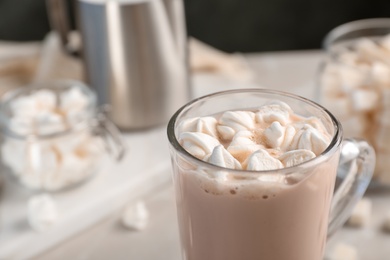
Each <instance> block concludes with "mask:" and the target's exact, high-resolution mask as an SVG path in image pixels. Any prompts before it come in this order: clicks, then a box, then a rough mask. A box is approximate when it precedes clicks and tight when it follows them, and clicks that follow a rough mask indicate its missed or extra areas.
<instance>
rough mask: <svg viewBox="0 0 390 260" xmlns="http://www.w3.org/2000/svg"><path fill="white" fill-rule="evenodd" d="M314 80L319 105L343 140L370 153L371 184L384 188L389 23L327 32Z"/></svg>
mask: <svg viewBox="0 0 390 260" xmlns="http://www.w3.org/2000/svg"><path fill="white" fill-rule="evenodd" d="M324 48H325V49H326V52H327V56H326V59H325V61H324V62H323V64H322V65H321V68H320V73H319V76H318V84H319V86H320V87H319V95H318V96H319V101H320V103H321V104H322V105H324V106H325V107H326V108H328V109H329V110H330V111H331V112H332V113H333V114H334V115H336V117H337V118H338V119H339V120H340V122H341V123H342V126H343V130H344V135H345V136H346V137H361V138H364V139H366V140H368V141H369V142H370V143H371V144H372V145H373V146H374V148H375V151H376V155H377V160H376V169H375V174H374V180H376V183H379V184H385V185H386V186H388V185H390V19H387V18H378V19H366V20H359V21H354V22H350V23H346V24H343V25H341V26H339V27H336V28H335V29H333V30H332V31H331V32H330V33H329V34H328V35H327V36H326V38H325V40H324Z"/></svg>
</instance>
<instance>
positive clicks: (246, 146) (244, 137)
mask: <svg viewBox="0 0 390 260" xmlns="http://www.w3.org/2000/svg"><path fill="white" fill-rule="evenodd" d="M254 138H255V137H254V134H253V133H252V132H250V131H239V132H237V133H236V134H235V135H234V137H233V140H232V142H231V143H230V145H229V146H228V148H227V151H228V152H229V153H230V154H231V155H233V156H234V158H236V159H237V160H238V161H240V162H243V161H245V160H246V158H247V157H248V156H249V155H251V154H252V153H253V152H255V151H257V150H259V149H261V148H263V146H262V145H259V144H257V143H255V141H254Z"/></svg>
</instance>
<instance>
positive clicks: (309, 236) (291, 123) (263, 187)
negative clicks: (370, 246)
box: [168, 90, 374, 260]
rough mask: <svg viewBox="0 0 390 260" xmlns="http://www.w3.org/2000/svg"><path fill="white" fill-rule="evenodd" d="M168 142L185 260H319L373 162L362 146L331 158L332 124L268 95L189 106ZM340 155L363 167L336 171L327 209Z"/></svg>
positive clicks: (221, 97)
mask: <svg viewBox="0 0 390 260" xmlns="http://www.w3.org/2000/svg"><path fill="white" fill-rule="evenodd" d="M272 100H278V101H272ZM282 101H283V102H282ZM168 138H169V141H170V144H171V158H172V166H173V171H174V175H173V180H174V185H175V190H176V201H177V210H178V217H179V218H178V219H179V227H180V236H181V242H182V248H183V257H184V258H183V259H186V260H259V259H264V260H320V259H322V258H323V255H324V247H325V244H326V239H327V237H328V234H329V231H330V232H331V233H332V232H334V231H335V230H336V229H337V228H338V227H339V226H340V225H341V224H342V223H343V222H344V221H345V220H346V218H347V216H348V211H349V209H350V208H351V205H352V206H353V205H354V203H355V202H356V198H359V197H361V189H360V188H359V190H360V191H357V190H356V189H355V188H354V187H358V186H357V185H358V183H359V182H360V183H361V182H362V181H365V182H364V184H362V185H364V186H359V187H363V189H364V187H367V180H369V178H370V176H371V175H370V171H371V170H372V166H373V162H374V155H373V151H372V149H371V148H370V147H369V146H368V145H367V143H364V142H363V143H359V145H361V146H357V145H356V144H354V143H353V140H351V141H345V142H346V144H348V145H345V146H344V147H345V148H346V149H344V148H343V149H341V145H340V144H341V131H340V125H339V123H338V122H337V120H336V119H335V118H334V117H333V116H332V115H331V114H330V113H329V112H327V111H326V110H325V109H323V108H322V107H320V106H318V105H317V104H315V103H313V102H310V101H308V100H305V99H303V98H299V97H296V96H293V95H289V94H287V93H279V92H273V91H268V90H242V91H227V92H221V93H216V94H213V95H210V96H206V97H203V98H201V99H199V100H194V101H192V102H190V103H189V104H187V105H186V106H184V107H183V108H182V109H180V110H179V111H178V112H177V113H176V114H175V115H174V116H173V117H172V119H171V121H170V122H169V125H168ZM348 147H349V148H348ZM360 147H361V148H360ZM347 148H348V149H347ZM361 149H364V151H363V150H361ZM341 150H343V154H344V152H347V154H349V155H350V156H349V157H348V158H350V159H349V160H354V159H353V158H354V157H353V156H359V158H363V157H365V158H366V159H363V160H364V165H363V164H361V165H360V166H358V167H354V168H350V169H348V166H344V168H343V169H344V170H347V171H348V173H347V174H348V175H349V178H346V179H349V180H352V181H348V182H347V183H348V184H347V185H342V187H343V188H342V189H341V190H340V192H338V193H336V195H337V198H336V196H335V200H334V201H333V202H332V197H333V193H334V184H335V179H336V172H337V168H338V164H339V157H340V151H341ZM356 151H358V153H357V154H356ZM359 151H362V153H360V152H359ZM351 155H352V157H351ZM343 156H344V155H343ZM343 158H344V157H343ZM356 158H357V157H356ZM359 160H360V159H359ZM361 162H363V161H361ZM355 163H358V162H355V161H352V163H350V164H348V165H355V166H357V164H355ZM359 163H360V162H359ZM370 167H371V168H370ZM359 169H361V170H359ZM371 173H372V171H371ZM358 174H367V175H366V176H368V177H367V178H368V179H367V178H360V177H359V178H358V176H361V175H358ZM363 176H365V175H363ZM344 194H348V196H345V195H344ZM351 198H352V199H351ZM331 202H332V203H331ZM333 203H334V204H333ZM331 205H335V206H333V207H332V215H331V216H332V218H331V220H330V209H331ZM341 205H342V207H341ZM329 223H331V224H330V225H329V231H328V224H329Z"/></svg>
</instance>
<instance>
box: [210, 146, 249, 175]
mask: <svg viewBox="0 0 390 260" xmlns="http://www.w3.org/2000/svg"><path fill="white" fill-rule="evenodd" d="M204 160H205V161H206V162H209V163H211V164H214V165H217V166H220V167H225V168H230V169H238V170H241V169H242V167H241V164H240V162H239V161H237V160H236V159H235V158H234V157H233V156H232V155H231V154H230V153H229V152H228V151H227V150H226V149H225V148H224V147H223V145H218V146H216V147H215V148H214V150H213V152H212V153H211V154H210V155H208V156H206V157H205V158H204Z"/></svg>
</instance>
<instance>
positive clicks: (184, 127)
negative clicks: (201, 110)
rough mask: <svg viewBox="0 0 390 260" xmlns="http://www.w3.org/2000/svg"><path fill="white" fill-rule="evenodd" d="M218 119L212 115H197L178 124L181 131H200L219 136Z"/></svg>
mask: <svg viewBox="0 0 390 260" xmlns="http://www.w3.org/2000/svg"><path fill="white" fill-rule="evenodd" d="M217 123H218V122H217V119H215V118H214V117H211V116H205V117H195V118H189V119H186V120H184V121H183V122H181V123H180V125H179V126H178V131H179V133H184V132H200V133H204V134H208V135H211V136H212V137H215V138H217V137H218V133H217Z"/></svg>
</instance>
